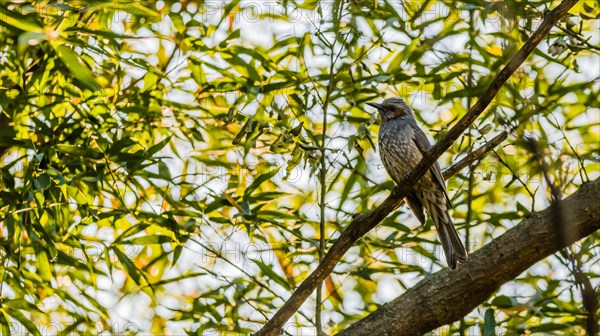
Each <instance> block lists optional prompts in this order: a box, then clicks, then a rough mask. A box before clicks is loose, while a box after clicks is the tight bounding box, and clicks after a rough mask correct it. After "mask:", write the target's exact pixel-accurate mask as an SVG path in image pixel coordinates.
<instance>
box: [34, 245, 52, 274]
mask: <svg viewBox="0 0 600 336" xmlns="http://www.w3.org/2000/svg"><path fill="white" fill-rule="evenodd" d="M35 256H36V262H37V268H38V271H39V274H40V276H41V277H42V279H43V280H44V281H46V282H50V281H52V267H51V266H50V261H49V260H48V254H46V251H44V250H42V249H39V250H38V251H37V253H36V254H35Z"/></svg>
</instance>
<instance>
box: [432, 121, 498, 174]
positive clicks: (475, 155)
mask: <svg viewBox="0 0 600 336" xmlns="http://www.w3.org/2000/svg"><path fill="white" fill-rule="evenodd" d="M507 137H508V132H507V131H502V132H500V133H499V134H498V135H496V136H495V137H493V138H492V140H490V141H488V142H486V143H485V144H484V145H482V146H481V147H479V148H477V149H476V150H474V151H472V152H471V153H469V154H467V155H466V156H465V157H464V158H462V159H461V160H460V161H458V162H457V163H455V164H453V165H452V166H450V168H448V169H446V170H445V171H444V173H443V175H444V178H445V179H446V180H447V179H449V178H450V177H452V176H454V175H455V174H456V173H458V172H459V171H461V170H462V169H463V168H465V167H466V166H468V165H470V164H471V163H472V162H474V161H477V160H478V159H480V158H481V157H483V156H484V155H485V154H487V153H488V152H489V151H491V150H492V149H494V148H495V147H496V146H498V145H499V144H501V143H502V142H503V141H504V140H506V138H507Z"/></svg>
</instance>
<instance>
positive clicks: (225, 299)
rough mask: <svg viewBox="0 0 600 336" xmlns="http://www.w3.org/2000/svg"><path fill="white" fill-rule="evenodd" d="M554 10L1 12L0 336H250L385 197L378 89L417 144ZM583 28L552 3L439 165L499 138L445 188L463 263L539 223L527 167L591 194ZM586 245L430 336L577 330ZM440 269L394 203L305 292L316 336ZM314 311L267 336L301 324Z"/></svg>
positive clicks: (589, 252)
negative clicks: (519, 61)
mask: <svg viewBox="0 0 600 336" xmlns="http://www.w3.org/2000/svg"><path fill="white" fill-rule="evenodd" d="M556 4H557V1H545V0H544V1H536V2H520V1H514V0H510V1H502V2H487V1H479V0H474V1H465V2H454V1H445V0H444V1H437V2H435V1H418V2H400V1H364V0H357V1H354V0H353V1H340V0H335V1H327V2H319V1H313V0H306V1H303V2H301V1H283V2H279V3H277V4H275V3H262V4H260V5H259V4H257V3H253V2H244V1H239V0H238V1H232V2H228V3H221V2H210V1H209V2H192V1H182V2H175V1H144V2H110V1H100V0H97V1H89V2H85V3H84V2H79V3H78V2H69V3H66V2H64V3H63V2H48V1H33V2H23V1H13V2H3V3H2V4H1V5H0V62H1V64H2V66H1V67H0V109H1V110H0V112H1V114H0V157H1V161H0V176H1V179H0V181H1V182H0V246H1V247H2V252H1V256H2V258H1V263H0V270H1V271H0V273H1V276H2V279H3V280H2V284H1V288H0V289H1V291H0V296H1V300H2V301H1V306H0V324H2V325H3V328H4V329H3V331H4V333H6V334H10V333H11V332H12V333H24V332H25V330H27V331H29V332H30V333H32V334H40V333H45V332H49V331H48V330H57V331H62V332H63V333H65V334H68V333H69V332H81V333H84V332H92V333H97V332H100V331H106V332H109V333H115V332H124V331H131V332H132V333H135V332H143V331H150V332H153V333H158V334H165V333H168V332H169V331H178V330H183V329H185V330H187V331H188V332H190V333H192V334H195V333H198V334H200V333H202V332H204V331H207V330H209V329H211V328H212V329H215V330H219V331H231V330H235V331H238V332H242V333H245V332H250V331H252V330H257V329H258V327H259V326H260V324H261V323H263V322H264V321H265V320H266V319H267V318H268V317H269V316H271V314H272V313H273V312H274V311H275V309H276V308H277V307H279V306H280V305H281V303H282V302H284V300H285V299H286V297H287V296H288V295H289V293H290V292H291V291H292V290H293V289H294V288H295V286H297V285H298V284H299V283H300V282H301V281H302V280H303V279H304V278H305V277H306V275H307V273H308V272H309V271H310V270H311V269H312V268H314V266H315V265H316V263H317V262H318V260H319V259H318V258H319V257H318V256H319V252H320V251H321V252H322V251H324V250H327V246H329V245H330V244H331V242H332V241H334V240H335V239H336V236H337V235H338V234H339V232H340V231H341V230H343V229H344V227H345V224H346V223H348V221H349V219H351V218H352V216H353V215H354V214H356V213H361V212H364V211H367V210H369V209H371V208H373V207H374V206H376V205H377V204H378V202H380V201H381V200H382V199H383V198H384V197H385V195H386V194H387V192H388V190H389V189H390V187H391V186H392V182H391V181H390V180H389V178H388V177H387V175H386V174H385V171H384V170H383V166H382V165H381V161H380V159H379V156H378V153H377V150H376V149H377V146H376V134H377V129H378V120H377V116H376V115H375V114H374V113H375V111H372V110H370V109H369V108H368V107H367V108H365V106H364V103H365V102H368V101H379V100H380V99H381V98H383V97H384V96H388V97H389V96H402V97H404V98H405V99H406V100H407V101H408V102H409V103H410V105H412V106H413V108H414V109H415V110H416V112H417V115H418V119H419V121H420V122H421V124H422V125H423V128H424V129H426V130H428V134H429V135H431V136H432V139H433V140H435V139H438V138H439V136H440V135H441V134H443V132H444V131H445V130H446V129H447V128H448V125H451V124H452V123H453V122H455V121H456V120H458V118H459V117H460V116H462V115H463V114H464V113H465V112H466V110H467V108H468V106H469V105H471V104H472V102H474V101H475V100H476V99H477V97H478V94H479V93H480V92H481V91H482V90H483V89H484V88H485V87H486V86H487V84H488V83H489V82H490V81H491V79H492V78H493V77H494V76H495V75H496V74H497V73H498V71H499V69H500V68H501V66H502V65H504V64H505V63H506V62H507V60H508V59H509V58H510V57H511V56H512V55H513V54H514V52H515V51H516V50H517V49H518V47H519V46H520V45H522V43H523V42H524V41H525V40H526V39H527V37H528V36H529V35H530V34H531V33H532V31H533V30H534V29H535V28H536V27H537V26H536V25H538V24H539V23H540V22H541V18H542V17H543V15H544V11H545V10H546V9H547V8H553V7H555V6H556ZM599 17H600V7H598V4H597V3H596V2H593V1H584V2H580V3H579V4H578V5H576V7H575V8H574V9H573V10H571V12H570V16H569V17H568V18H566V19H565V20H564V21H562V22H561V23H560V25H559V26H558V27H556V28H555V29H554V30H553V33H552V34H551V35H550V36H549V37H548V39H547V40H546V41H544V42H543V43H542V44H541V47H540V48H538V50H536V52H535V55H534V56H533V57H531V58H530V59H529V60H528V61H527V62H526V64H525V65H524V66H523V67H522V68H521V69H520V71H519V72H518V74H516V75H514V76H513V77H512V78H511V80H510V82H509V83H508V84H507V85H505V87H504V88H502V90H501V91H500V94H499V95H498V97H497V98H496V100H495V101H494V102H493V104H492V106H491V107H490V108H489V109H488V110H487V112H486V113H485V116H483V117H482V118H480V119H479V120H478V121H477V122H476V123H475V124H474V126H473V127H472V129H471V130H470V131H469V133H468V134H465V135H464V137H462V138H461V139H460V141H457V143H455V144H454V146H453V147H452V148H451V150H449V151H448V152H447V153H446V154H445V155H444V156H443V157H442V159H441V160H440V164H441V166H442V167H446V166H449V165H450V164H451V163H452V162H455V161H457V160H458V159H460V158H461V157H462V156H463V155H465V154H466V153H468V152H470V151H471V150H473V149H475V148H477V147H479V146H480V145H482V144H483V143H485V142H486V139H491V138H492V137H493V135H494V134H495V133H498V132H500V131H502V130H510V131H511V136H509V139H508V140H507V141H506V142H505V143H504V144H502V145H501V146H500V147H498V148H497V149H496V150H495V152H493V153H491V154H490V155H488V156H487V157H486V158H485V159H483V160H482V161H480V162H477V163H475V164H474V165H473V166H472V167H470V168H468V169H464V170H463V171H462V172H461V173H460V174H458V175H456V176H455V177H453V178H451V179H450V180H449V182H448V189H449V193H450V196H451V198H452V202H453V205H454V211H453V213H452V214H453V217H454V219H455V222H456V224H457V227H458V228H459V231H460V233H461V234H462V235H463V236H464V237H466V239H467V244H468V246H469V248H470V249H471V250H476V249H477V248H478V247H480V246H482V245H483V244H485V243H487V242H489V241H490V240H492V239H493V238H494V237H496V236H498V235H500V234H501V233H502V232H504V231H505V230H506V229H507V228H510V227H512V226H513V225H515V224H516V223H518V222H519V220H520V219H521V218H523V217H524V216H526V215H528V214H529V213H530V212H532V211H535V210H541V209H543V208H545V207H547V206H548V204H549V200H550V199H551V193H550V191H549V188H548V185H547V184H546V183H545V182H543V181H544V176H543V171H544V169H543V167H547V168H548V171H549V178H550V180H551V181H553V183H554V184H555V185H557V186H559V188H560V190H561V192H562V193H563V194H565V195H568V194H570V193H572V192H573V191H574V190H576V189H577V188H578V186H579V185H581V184H582V183H584V182H585V181H588V180H593V179H595V178H597V177H598V175H599V174H598V173H599V172H600V166H599V165H598V155H599V151H600V147H599V146H598V144H599V140H600V138H599V137H600V129H599V128H598V122H599V121H600V120H599V119H598V115H599V112H600V110H599V108H600V106H599V103H598V95H599V91H600V86H599V85H598V81H597V79H598V76H599V75H600V74H599V73H598V69H599V67H598V65H599V62H600V59H599V58H598V54H599V51H600V49H599V48H598V47H597V45H598V34H597V30H594V27H595V26H597V24H598V18H599ZM324 111H326V113H323V112H324ZM531 138H533V139H536V142H537V143H538V144H539V145H540V146H541V148H543V155H541V156H540V155H534V154H536V153H532V151H531V146H530V143H531V142H530V140H529V139H531ZM540 157H541V158H540ZM323 185H324V188H323V189H322V188H321V186H323ZM323 190H324V191H325V192H326V193H325V194H324V195H323V196H324V198H323V200H324V201H325V202H322V200H321V195H322V191H323ZM321 210H323V212H322V211H321ZM322 215H324V217H321V216H322ZM321 219H323V221H321ZM323 229H324V230H323ZM320 237H324V238H325V241H324V245H323V246H320V243H319V239H320ZM598 238H599V237H598V234H595V235H593V236H592V237H589V238H588V239H585V240H583V241H581V242H580V243H578V244H577V245H576V246H573V247H572V248H570V249H569V250H568V251H564V253H563V254H557V255H555V256H553V257H551V258H548V259H546V260H544V261H542V262H540V263H539V264H538V265H536V266H535V267H534V268H532V269H530V270H529V271H527V272H525V273H524V274H522V275H521V276H520V277H518V278H517V279H515V281H514V282H513V283H511V284H507V285H506V286H504V287H503V288H502V289H501V290H500V291H499V293H498V294H497V295H495V297H493V298H491V299H490V301H489V302H488V303H487V304H485V305H483V306H481V307H479V308H478V309H476V310H474V311H473V312H472V313H470V314H469V315H467V316H466V317H465V318H464V319H463V321H461V322H460V323H455V324H454V325H451V326H447V327H444V328H442V330H443V331H444V332H446V331H447V332H453V331H458V330H461V331H462V332H463V333H466V332H469V333H470V332H471V331H475V332H481V333H485V334H486V335H488V334H489V335H491V334H494V332H497V333H499V334H505V333H506V334H508V333H510V334H516V333H519V334H520V333H525V332H565V330H570V331H574V332H575V333H579V332H581V331H582V330H584V329H585V321H586V314H585V309H584V307H583V305H582V298H581V291H580V286H581V283H580V281H579V280H580V279H581V276H578V277H576V276H575V275H574V274H582V275H583V276H584V278H586V279H588V280H589V281H590V282H591V283H592V284H593V286H594V288H596V291H597V289H598V286H599V282H600V277H599V276H598V274H600V270H599V269H598V264H599V263H598V261H599V260H598V255H599V253H598V252H599V249H600V247H599V244H598ZM441 255H442V254H441V250H440V246H439V243H438V242H437V237H436V235H435V232H434V231H433V229H432V225H431V223H429V224H428V225H425V226H419V225H417V221H416V220H415V218H413V216H412V215H411V214H410V211H408V209H407V208H404V207H403V208H401V209H399V210H398V211H397V212H396V213H395V214H394V215H393V216H391V217H389V218H388V219H386V221H385V222H384V223H382V225H380V227H379V228H378V229H377V230H375V231H374V232H372V233H371V234H369V235H368V236H367V237H365V238H364V239H363V240H362V241H361V242H360V244H359V245H357V246H356V247H355V248H354V249H353V250H351V252H350V253H349V254H348V255H346V256H345V258H344V259H343V261H342V263H340V264H339V265H338V267H337V268H336V271H335V272H334V274H333V275H332V276H331V277H330V278H328V280H327V282H326V284H325V293H324V294H325V295H324V301H323V311H322V312H321V313H319V314H320V315H322V317H323V325H324V326H325V329H326V331H327V332H334V331H335V330H337V329H342V328H344V327H345V326H347V325H349V324H351V323H352V322H353V321H356V320H357V319H360V318H361V317H363V316H365V315H366V314H368V313H369V312H371V311H373V310H374V309H375V308H376V307H377V306H378V305H380V304H382V303H384V302H386V301H388V300H390V299H392V298H394V297H396V296H398V295H399V294H400V293H401V292H402V291H404V290H405V289H406V288H409V287H410V286H411V285H412V284H414V283H415V282H416V281H418V280H419V279H421V278H423V277H426V276H427V275H428V274H430V273H432V272H434V271H435V270H437V269H440V268H441V267H444V266H445V262H444V260H443V258H442V257H441ZM578 279H579V280H578ZM314 306H315V302H312V303H311V304H308V305H305V306H304V307H303V309H302V310H301V311H300V312H299V313H298V314H297V320H296V321H295V322H296V324H294V326H292V327H290V328H288V330H287V331H288V332H289V333H292V334H294V333H296V332H298V330H300V329H297V328H314V323H315V322H314V320H315V309H314ZM138 307H139V308H138ZM132 308H134V309H132ZM9 323H11V324H10V325H9ZM10 328H12V330H11V329H10ZM52 328H54V329H52ZM442 330H440V331H442ZM494 330H495V331H494Z"/></svg>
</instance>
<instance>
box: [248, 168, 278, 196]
mask: <svg viewBox="0 0 600 336" xmlns="http://www.w3.org/2000/svg"><path fill="white" fill-rule="evenodd" d="M280 168H281V167H269V168H268V169H269V171H268V172H266V173H264V174H261V175H259V176H258V177H256V178H255V179H254V181H252V183H250V185H249V186H248V187H247V188H246V190H245V191H244V198H246V197H248V196H249V195H251V194H252V192H253V191H254V190H256V189H258V188H259V187H260V186H261V184H263V183H265V182H266V181H268V180H270V179H272V178H273V176H275V175H277V173H278V172H279V169H280Z"/></svg>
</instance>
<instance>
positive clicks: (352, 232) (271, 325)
mask: <svg viewBox="0 0 600 336" xmlns="http://www.w3.org/2000/svg"><path fill="white" fill-rule="evenodd" d="M577 1H578V0H564V1H563V2H562V3H561V4H560V5H559V6H558V7H556V8H555V9H554V10H552V11H551V12H550V13H549V14H548V15H547V16H546V17H545V19H544V21H543V22H542V24H541V25H540V27H539V28H538V29H537V30H536V31H535V32H534V33H533V35H531V37H530V38H529V39H528V40H527V42H525V44H524V45H523V47H521V49H519V51H518V52H517V54H516V55H515V56H513V58H512V59H511V60H510V61H509V62H508V64H507V65H506V66H505V67H504V68H503V69H502V70H501V71H500V73H498V75H497V76H496V77H495V78H494V80H493V81H492V83H491V84H490V86H489V87H488V88H487V89H486V90H485V92H484V93H483V96H482V97H481V99H479V100H478V101H477V103H475V105H473V107H471V108H470V109H469V112H467V114H466V115H465V116H464V117H463V118H462V119H460V120H459V121H458V123H457V124H456V125H455V126H454V127H452V128H451V129H450V131H448V133H447V134H446V135H445V136H444V137H443V138H442V139H441V140H440V141H439V142H438V143H437V144H436V145H434V146H433V147H431V149H430V150H429V151H427V152H426V153H424V155H423V159H422V160H421V162H419V164H418V165H417V166H416V167H415V168H414V169H413V170H412V171H411V172H410V173H409V174H408V175H407V178H406V179H405V181H404V182H403V183H401V184H400V185H399V186H398V187H395V188H394V189H393V190H392V193H391V194H390V196H388V198H386V200H385V201H383V203H382V204H381V205H380V206H379V207H377V209H375V210H373V211H370V212H367V213H364V214H361V215H359V216H357V217H355V218H354V219H353V220H352V222H351V223H350V225H349V226H348V228H347V229H346V230H345V231H344V232H342V234H341V235H340V237H339V238H338V239H337V241H336V242H335V244H334V245H333V246H332V247H331V249H330V250H329V252H327V254H326V255H325V257H324V258H323V261H322V262H321V263H320V264H319V265H318V266H317V268H316V269H315V270H314V271H313V272H312V273H311V274H310V275H309V276H308V277H307V278H306V279H305V280H304V281H303V282H302V283H301V284H300V286H298V288H296V290H295V291H294V293H292V295H291V296H290V298H289V300H288V301H287V302H286V303H285V304H284V305H283V307H281V308H280V309H279V310H278V311H277V312H276V313H275V315H273V317H272V318H271V320H269V321H268V322H267V323H266V324H265V325H264V326H263V328H262V329H261V330H259V331H258V332H257V333H256V334H255V336H263V335H278V334H279V333H280V332H281V328H282V326H283V325H284V324H285V322H286V321H287V320H288V319H289V318H290V317H291V316H292V315H293V314H294V313H295V312H296V311H297V310H298V309H299V308H300V306H301V305H302V304H303V303H304V301H306V299H307V298H308V297H309V296H310V294H311V293H312V292H313V291H314V290H315V288H316V287H317V286H318V285H319V284H320V283H321V282H322V281H323V280H324V279H325V278H326V277H327V276H328V275H329V274H330V273H331V272H332V271H333V268H334V267H335V265H336V264H337V263H338V261H339V260H340V259H341V258H342V256H343V255H344V254H345V253H346V252H347V251H348V250H349V249H350V248H351V247H352V245H354V243H355V242H356V241H357V240H358V239H360V238H361V237H362V236H363V235H365V234H366V233H367V232H369V231H370V230H371V229H373V228H374V227H375V226H377V224H379V223H380V222H381V221H382V220H383V219H384V218H385V217H386V216H387V215H388V214H389V213H390V212H392V211H394V209H396V207H398V205H399V204H400V203H401V202H402V199H403V198H404V196H405V195H406V194H407V192H408V191H409V190H410V189H411V188H412V187H413V186H414V185H415V183H416V182H417V181H419V179H421V177H423V175H425V173H426V172H427V170H429V168H430V167H431V165H432V164H433V163H434V162H435V161H436V160H437V158H438V157H439V156H440V155H442V153H443V152H444V151H446V150H447V149H448V148H449V147H450V146H451V145H452V143H453V142H454V141H455V140H456V139H458V137H459V136H460V135H461V134H462V133H463V132H464V131H465V130H466V129H467V128H468V127H469V126H470V125H471V124H472V123H473V122H474V121H475V119H477V117H478V116H479V115H481V114H482V113H483V111H484V110H485V109H486V108H487V106H488V105H489V104H490V102H491V101H492V99H493V98H494V97H495V96H496V94H497V93H498V91H499V90H500V88H501V87H502V85H504V83H505V82H506V80H507V79H508V78H509V77H510V75H512V73H513V72H515V70H517V68H518V67H519V66H520V65H521V64H522V63H523V61H525V59H526V58H527V56H529V54H531V52H532V51H533V50H534V49H535V47H536V46H537V45H538V44H539V43H540V41H541V40H542V39H543V38H544V36H546V35H547V34H548V33H549V32H550V29H551V28H552V27H553V26H554V25H555V24H556V22H558V20H559V19H560V18H561V17H562V16H563V15H564V14H565V13H567V11H568V10H569V9H570V8H571V7H573V5H575V3H577Z"/></svg>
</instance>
